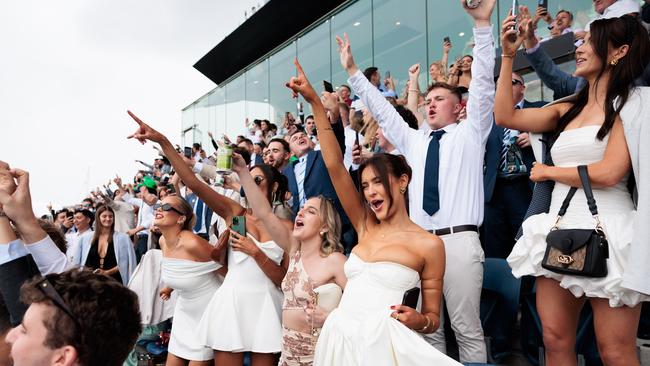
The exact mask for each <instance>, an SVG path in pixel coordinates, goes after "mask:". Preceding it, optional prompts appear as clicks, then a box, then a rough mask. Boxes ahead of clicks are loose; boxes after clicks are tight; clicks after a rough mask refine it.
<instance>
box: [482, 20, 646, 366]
mask: <svg viewBox="0 0 650 366" xmlns="http://www.w3.org/2000/svg"><path fill="white" fill-rule="evenodd" d="M514 25H515V21H514V17H512V16H510V17H508V18H506V19H505V21H504V22H503V24H502V32H501V34H502V35H501V45H502V50H503V55H502V63H501V72H500V77H499V81H498V84H497V92H496V101H495V108H494V112H495V118H496V122H497V124H499V125H502V126H504V127H508V128H513V129H519V130H523V131H532V132H547V131H549V132H553V133H554V143H553V144H552V148H551V149H550V153H551V155H552V158H553V162H554V164H555V166H547V165H544V164H539V163H537V164H535V165H534V166H533V169H532V171H531V179H532V180H534V181H537V182H539V181H547V180H550V181H554V182H555V184H554V188H553V193H552V198H551V204H550V209H549V211H548V213H543V214H538V215H534V216H531V217H529V218H528V219H526V220H525V221H524V223H523V226H522V228H523V236H522V237H521V238H520V239H519V240H518V241H517V243H516V245H515V247H514V248H513V250H512V253H511V254H510V256H509V257H508V262H509V264H510V266H511V267H512V272H513V274H514V275H515V276H516V277H520V276H525V275H532V276H536V277H537V280H536V283H537V309H538V311H539V315H540V318H541V321H542V328H543V333H544V346H545V352H546V362H547V364H548V365H562V366H564V365H576V364H577V360H576V354H575V351H574V350H575V342H576V328H577V325H578V318H579V314H580V311H581V309H582V307H583V305H584V304H585V302H586V301H589V303H590V304H591V307H592V309H593V313H594V325H595V330H596V339H597V341H598V348H599V353H600V357H601V358H602V359H603V361H604V363H605V364H606V365H608V366H609V365H638V364H639V360H638V358H637V355H636V343H635V341H636V328H637V327H636V325H637V324H638V322H639V316H640V311H641V306H640V302H643V301H648V300H650V296H647V295H644V294H642V293H640V292H637V291H634V290H632V289H628V288H625V287H623V286H622V279H623V275H624V274H625V272H626V271H627V270H630V269H634V268H629V266H628V264H627V262H628V258H629V252H630V249H631V242H632V236H633V226H632V225H633V222H634V217H635V215H636V211H635V209H634V204H633V201H632V197H631V195H630V193H629V191H628V189H627V182H628V178H629V175H630V155H629V152H628V147H627V144H626V140H625V136H624V131H623V125H622V122H621V118H620V116H619V112H620V111H621V109H622V107H623V106H624V105H625V103H626V101H627V100H628V97H629V96H630V93H631V92H630V90H631V88H632V83H633V82H634V80H635V79H636V78H637V77H638V76H639V75H641V73H642V72H643V69H644V67H645V66H646V65H647V64H648V61H650V41H649V40H648V37H647V34H645V33H644V28H643V27H642V26H641V24H640V23H639V22H638V21H637V20H636V19H635V18H633V17H630V16H623V17H621V18H613V19H603V20H597V21H595V22H593V23H591V29H590V30H591V33H590V34H588V35H587V36H586V37H585V42H584V43H583V44H582V45H581V46H580V47H578V48H577V49H576V71H575V75H576V76H580V77H583V78H584V79H585V80H587V85H586V86H585V87H584V88H583V89H582V90H581V91H580V92H578V94H577V95H576V96H575V98H573V99H572V100H570V101H568V102H564V103H558V104H553V105H549V106H548V107H547V108H543V109H536V108H528V109H517V110H515V109H514V108H513V107H512V84H511V75H512V64H513V58H514V55H515V52H516V50H517V49H518V48H519V46H520V45H521V43H522V41H523V33H524V30H525V29H526V28H527V27H528V26H529V25H530V19H526V20H523V21H521V22H520V26H519V29H518V30H513V29H512V27H513V26H514ZM579 165H587V167H588V173H589V180H590V182H591V185H592V187H593V196H594V198H595V201H596V205H597V209H598V213H599V215H598V216H599V222H598V221H597V220H595V219H594V217H592V214H591V213H590V209H589V207H588V204H587V199H586V198H585V193H584V191H583V189H582V184H581V181H580V178H579V175H578V170H577V169H576V167H577V166H579ZM571 187H577V188H578V190H577V192H575V195H574V196H573V199H572V200H571V201H570V204H569V207H568V210H566V213H565V214H564V215H563V216H562V218H561V220H559V221H557V219H558V215H557V213H558V212H559V210H560V207H561V206H562V202H563V201H564V199H565V197H567V193H568V192H569V190H570V188H571ZM596 218H598V217H596ZM598 223H599V224H600V225H602V230H603V231H604V233H605V236H606V237H607V241H608V243H609V244H608V247H609V248H608V251H609V257H608V259H607V260H606V262H607V275H606V276H605V277H581V276H574V275H567V274H559V273H556V272H552V271H549V270H547V269H545V268H543V267H542V265H541V262H542V259H543V257H544V255H545V252H546V248H547V242H546V237H547V235H548V234H549V232H550V231H551V229H552V228H554V227H555V228H560V229H569V228H571V229H579V228H581V229H594V228H595V227H596V225H597V224H598ZM565 261H566V260H565ZM622 324H625V326H621V325H622Z"/></svg>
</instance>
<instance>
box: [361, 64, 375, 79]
mask: <svg viewBox="0 0 650 366" xmlns="http://www.w3.org/2000/svg"><path fill="white" fill-rule="evenodd" d="M377 71H379V69H378V68H376V67H374V66H370V67H369V68H367V69H365V70H363V75H365V76H366V79H368V80H370V78H371V77H372V75H374V74H375V73H376V72H377Z"/></svg>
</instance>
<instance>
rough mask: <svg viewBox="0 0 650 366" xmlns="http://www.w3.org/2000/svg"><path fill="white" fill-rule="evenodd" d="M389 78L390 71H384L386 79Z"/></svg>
mask: <svg viewBox="0 0 650 366" xmlns="http://www.w3.org/2000/svg"><path fill="white" fill-rule="evenodd" d="M389 78H390V71H386V79H389Z"/></svg>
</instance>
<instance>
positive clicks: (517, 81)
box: [512, 79, 524, 86]
mask: <svg viewBox="0 0 650 366" xmlns="http://www.w3.org/2000/svg"><path fill="white" fill-rule="evenodd" d="M517 84H519V85H524V83H523V82H522V81H521V80H517V79H512V85H513V86H514V85H517Z"/></svg>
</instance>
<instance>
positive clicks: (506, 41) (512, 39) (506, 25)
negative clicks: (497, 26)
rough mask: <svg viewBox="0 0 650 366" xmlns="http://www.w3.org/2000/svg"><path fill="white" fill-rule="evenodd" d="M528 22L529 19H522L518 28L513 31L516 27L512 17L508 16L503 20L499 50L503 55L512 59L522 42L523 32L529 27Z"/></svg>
mask: <svg viewBox="0 0 650 366" xmlns="http://www.w3.org/2000/svg"><path fill="white" fill-rule="evenodd" d="M530 22H531V19H530V18H524V19H522V20H521V21H520V22H519V27H518V28H516V29H513V28H514V27H515V26H516V25H517V24H516V22H515V17H514V16H513V15H509V16H508V17H507V18H506V19H504V20H503V23H502V25H501V50H502V52H503V54H504V55H509V56H512V57H514V55H515V53H517V50H518V49H519V47H520V46H521V44H522V42H523V41H524V30H525V29H526V28H527V27H529V25H530Z"/></svg>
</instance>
